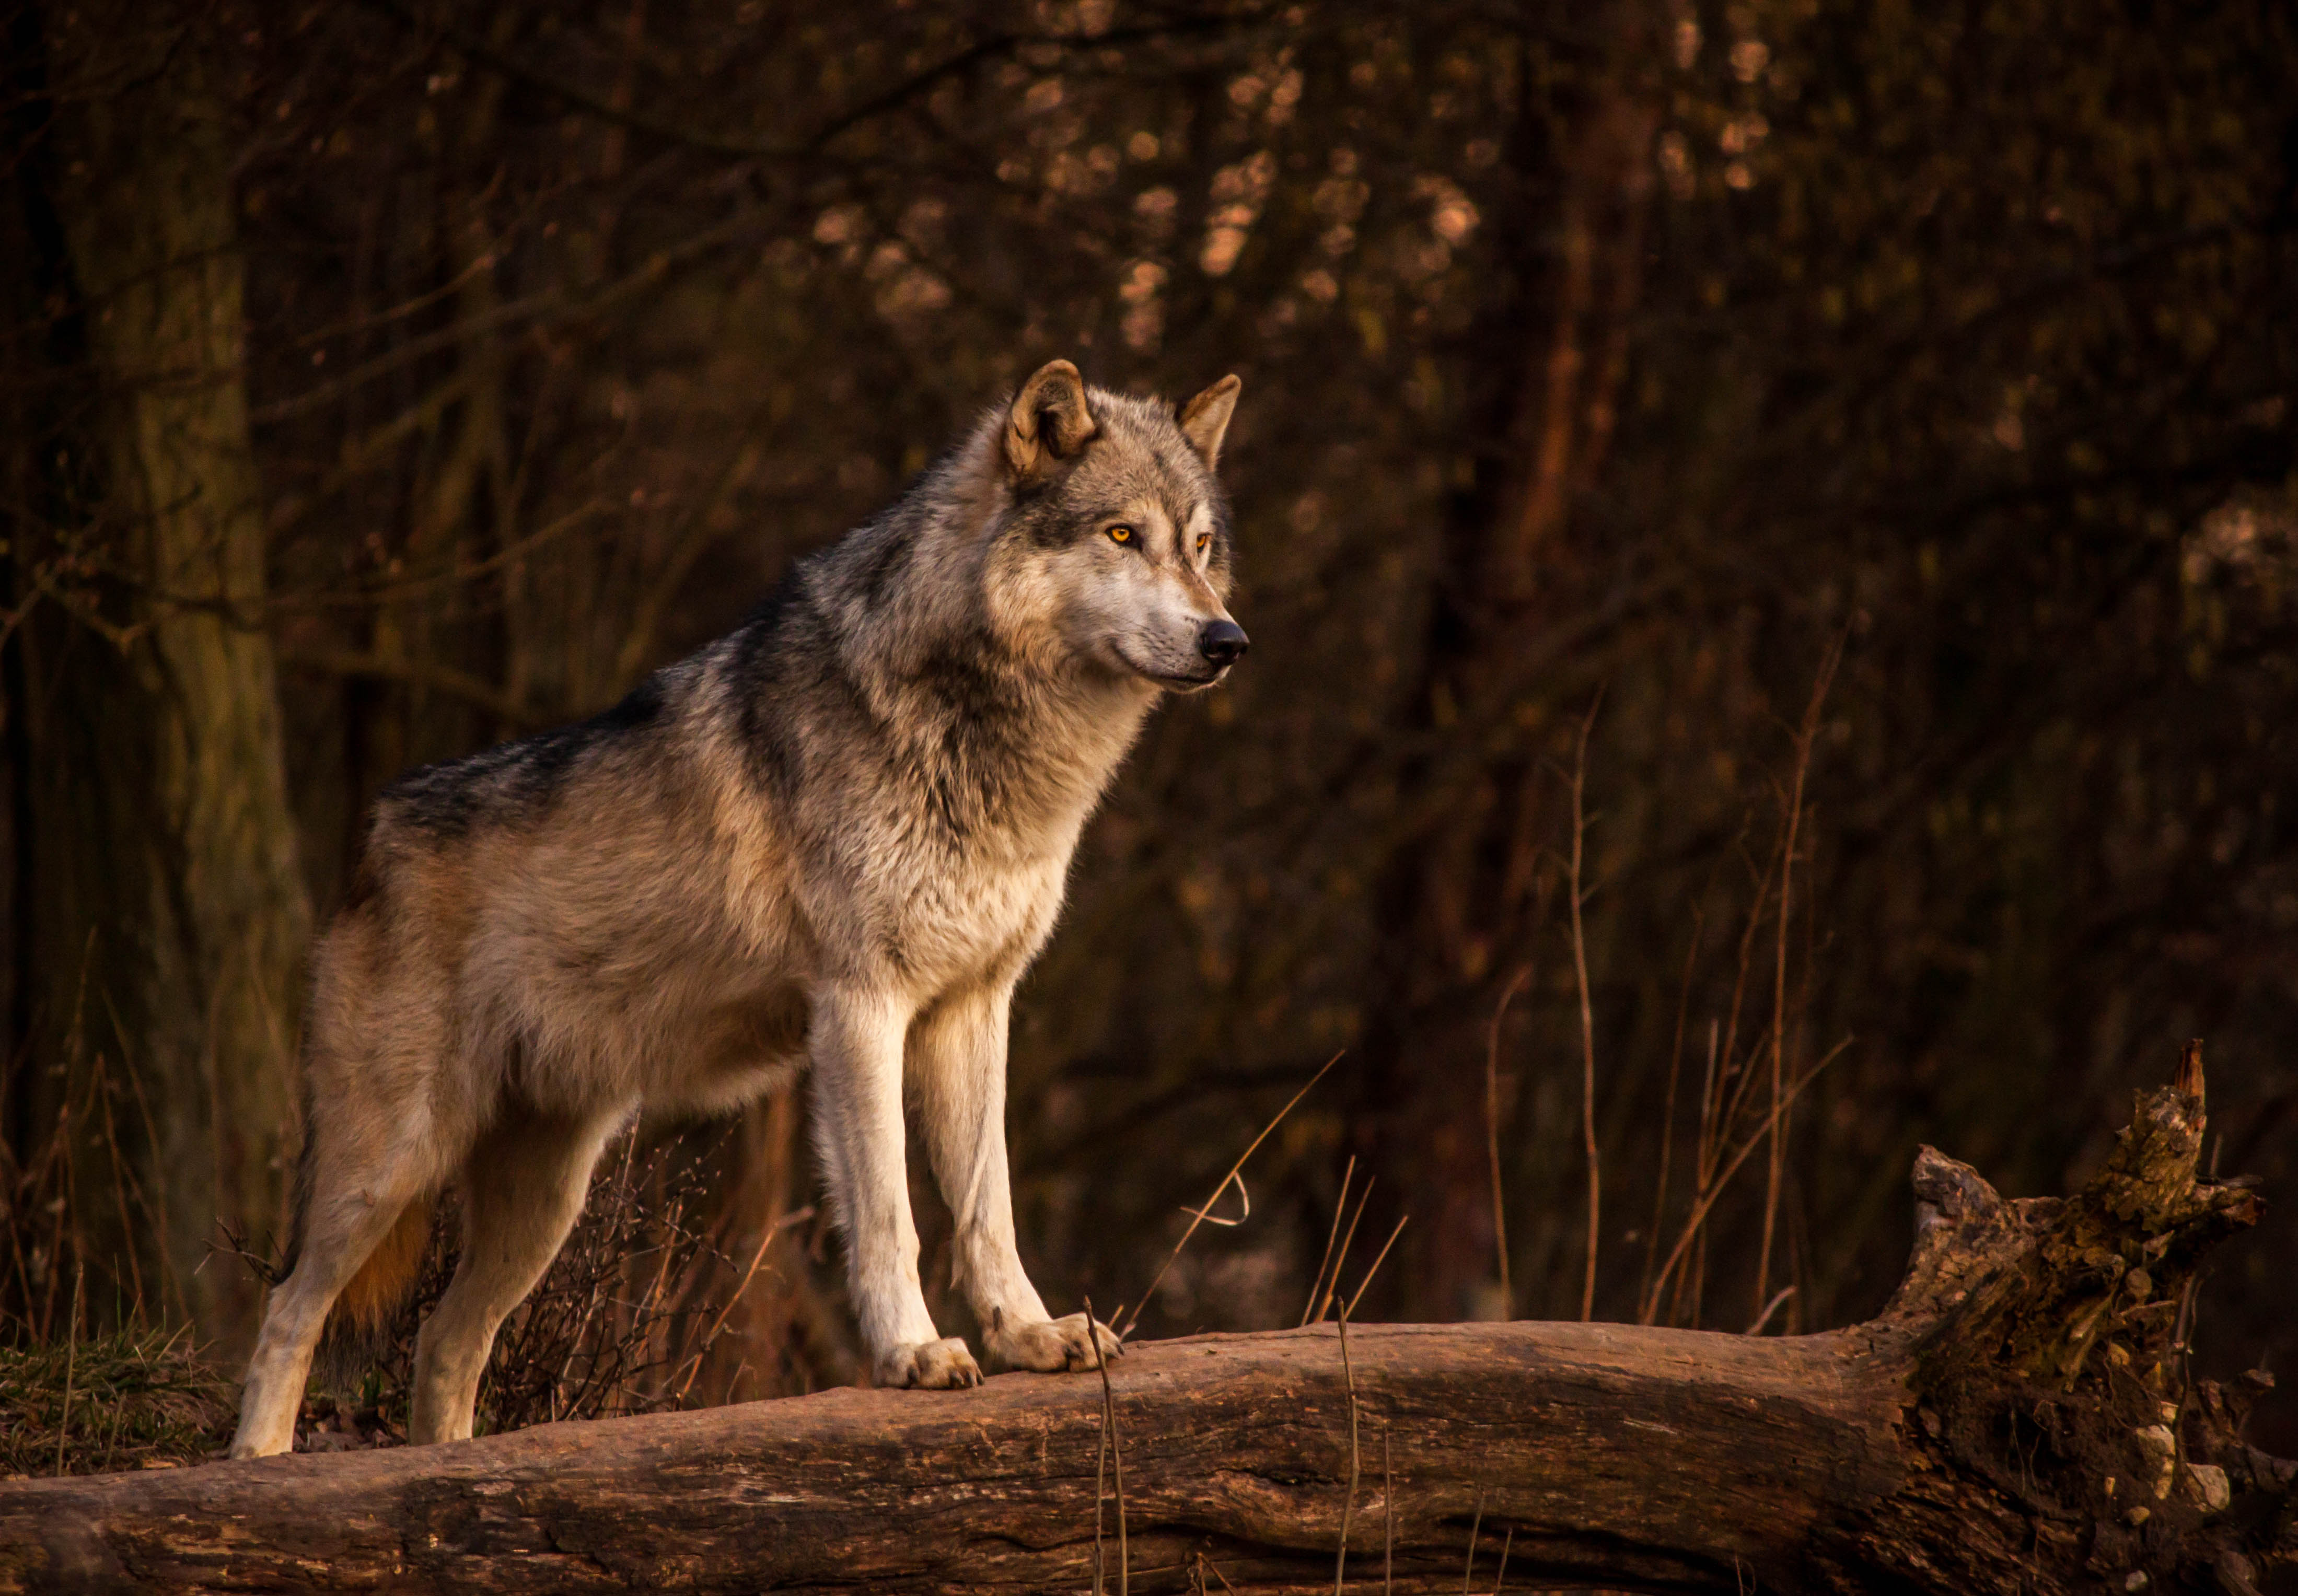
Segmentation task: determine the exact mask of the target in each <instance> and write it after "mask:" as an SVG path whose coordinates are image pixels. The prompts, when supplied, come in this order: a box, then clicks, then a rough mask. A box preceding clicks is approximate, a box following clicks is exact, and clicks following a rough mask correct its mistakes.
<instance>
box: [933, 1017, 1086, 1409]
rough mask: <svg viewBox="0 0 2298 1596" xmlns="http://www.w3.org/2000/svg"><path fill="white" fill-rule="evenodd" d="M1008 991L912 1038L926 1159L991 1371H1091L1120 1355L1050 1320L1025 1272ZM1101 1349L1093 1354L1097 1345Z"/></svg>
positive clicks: (1072, 1322) (1080, 1325)
mask: <svg viewBox="0 0 2298 1596" xmlns="http://www.w3.org/2000/svg"><path fill="white" fill-rule="evenodd" d="M1012 996H1013V988H1010V987H985V988H980V989H978V990H975V991H971V992H965V993H961V994H956V995H953V996H950V997H949V998H947V999H946V1000H945V1001H944V1002H942V1003H941V1004H939V1005H937V1006H936V1007H935V1008H934V1009H933V1011H932V1012H931V1013H929V1014H928V1015H927V1016H926V1017H925V1018H924V1019H923V1020H922V1021H921V1022H920V1023H919V1025H918V1027H917V1030H916V1031H915V1033H914V1034H913V1037H912V1038H911V1055H910V1067H911V1075H912V1078H913V1080H914V1082H915V1084H916V1090H917V1096H918V1106H919V1110H920V1115H919V1117H920V1119H921V1120H922V1122H923V1129H924V1132H925V1138H926V1151H927V1154H928V1155H929V1156H930V1158H931V1159H932V1161H933V1170H934V1179H935V1181H936V1182H937V1183H938V1185H939V1186H940V1187H941V1191H942V1196H943V1197H944V1198H945V1199H946V1201H947V1202H948V1203H949V1211H950V1214H951V1216H952V1217H953V1218H954V1219H955V1220H956V1221H957V1235H956V1236H955V1253H956V1271H955V1272H956V1276H957V1282H958V1285H959V1286H961V1287H962V1288H963V1290H964V1292H965V1296H966V1301H967V1302H969V1303H970V1304H971V1306H972V1309H973V1312H974V1317H975V1318H977V1319H980V1321H981V1344H982V1350H983V1351H984V1352H987V1353H988V1355H989V1360H990V1361H991V1363H992V1364H994V1365H997V1366H1001V1367H1004V1368H1006V1369H1037V1370H1038V1371H1040V1372H1042V1373H1046V1374H1052V1373H1055V1372H1058V1371H1060V1370H1062V1369H1092V1368H1094V1367H1095V1360H1096V1358H1097V1357H1100V1358H1114V1357H1116V1356H1118V1354H1119V1353H1120V1352H1121V1351H1122V1350H1123V1349H1122V1348H1121V1347H1120V1345H1119V1344H1118V1340H1117V1337H1116V1336H1113V1335H1112V1334H1111V1333H1110V1332H1109V1329H1108V1327H1105V1326H1102V1325H1095V1324H1090V1323H1089V1322H1088V1321H1087V1318H1086V1316H1085V1315H1084V1314H1082V1313H1072V1314H1070V1315H1069V1316H1068V1317H1067V1318H1065V1319H1054V1318H1052V1317H1051V1316H1050V1315H1048V1314H1047V1313H1046V1304H1045V1300H1044V1299H1043V1298H1041V1297H1040V1296H1038V1294H1037V1287H1036V1286H1032V1285H1030V1284H1029V1274H1028V1272H1027V1271H1026V1270H1024V1269H1022V1267H1021V1251H1020V1249H1019V1248H1018V1247H1017V1246H1016V1245H1015V1243H1014V1239H1013V1184H1012V1177H1011V1175H1010V1173H1009V1172H1008V1170H1007V1168H1006V1157H1005V1041H1006V1016H1007V1013H1008V1012H1009V1010H1010V1007H1011V1004H1012ZM1096 1338H1097V1339H1098V1340H1099V1342H1100V1347H1099V1350H1098V1352H1097V1353H1096V1351H1095V1339H1096Z"/></svg>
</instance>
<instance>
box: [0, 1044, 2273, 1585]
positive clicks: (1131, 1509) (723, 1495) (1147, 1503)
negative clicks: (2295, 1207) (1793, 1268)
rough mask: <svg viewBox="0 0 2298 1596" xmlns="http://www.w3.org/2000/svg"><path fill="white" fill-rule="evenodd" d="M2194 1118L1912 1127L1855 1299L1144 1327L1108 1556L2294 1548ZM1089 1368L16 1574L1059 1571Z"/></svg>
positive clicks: (183, 1532)
mask: <svg viewBox="0 0 2298 1596" xmlns="http://www.w3.org/2000/svg"><path fill="white" fill-rule="evenodd" d="M2202 1132H2203V1094H2202V1079H2201V1070H2200V1065H2199V1062H2198V1061H2197V1060H2195V1058H2194V1056H2193V1055H2191V1054H2190V1057H2189V1063H2188V1065H2187V1066H2186V1067H2183V1068H2182V1070H2181V1072H2180V1082H2179V1084H2178V1086H2176V1087H2171V1088H2169V1089H2167V1090H2164V1091H2161V1092H2157V1093H2155V1094H2153V1096H2150V1097H2148V1098H2146V1099H2145V1100H2143V1101H2142V1102H2141V1103H2140V1104H2139V1105H2138V1112H2137V1117H2136V1119H2135V1121H2134V1123H2133V1124H2132V1126H2131V1128H2130V1129H2129V1130H2128V1131H2127V1132H2125V1133H2124V1135H2123V1137H2122V1140H2121V1142H2120V1145H2118V1147H2117V1148H2116V1150H2115V1151H2114V1153H2113V1154H2112V1155H2111V1157H2110V1158H2109V1160H2108V1162H2107V1164H2106V1166H2105V1167H2104V1169H2103V1170H2101V1171H2100V1172H2099V1174H2098V1175H2097V1176H2096V1177H2095V1178H2093V1179H2092V1180H2091V1182H2090V1183H2089V1185H2088V1186H2087V1187H2085V1188H2084V1190H2083V1191H2082V1192H2080V1193H2079V1195H2076V1196H2074V1197H2072V1198H2070V1199H2066V1200H2064V1201H2059V1200H2054V1199H2042V1200H2032V1201H2027V1202H2018V1203H2006V1202H2005V1201H2004V1200H2002V1199H2001V1198H1999V1197H1997V1196H1996V1194H1995V1193H1994V1192H1993V1191H1992V1190H1991V1189H1990V1188H1989V1187H1988V1186H1987V1184H1986V1182H1984V1181H1983V1180H1981V1179H1980V1178H1979V1177H1978V1175H1977V1174H1976V1173H1974V1172H1973V1171H1972V1170H1970V1169H1969V1168H1967V1167H1966V1166H1964V1165H1962V1164H1958V1163H1956V1162H1954V1161H1952V1160H1950V1159H1947V1158H1944V1157H1942V1156H1940V1155H1939V1154H1937V1153H1934V1152H1932V1151H1930V1149H1928V1148H1927V1149H1925V1150H1924V1152H1923V1154H1922V1156H1921V1157H1920V1158H1919V1159H1918V1160H1917V1162H1916V1165H1915V1176H1914V1183H1915V1193H1916V1198H1917V1209H1916V1213H1917V1224H1916V1241H1915V1250H1914V1257H1913V1259H1912V1260H1911V1261H1910V1263H1909V1266H1908V1270H1907V1275H1906V1278H1905V1281H1904V1282H1903V1284H1902V1286H1901V1287H1900V1289H1899V1292H1898V1294H1897V1296H1896V1297H1895V1298H1894V1299H1893V1301H1892V1302H1891V1303H1890V1305H1889V1308H1887V1309H1886V1311H1884V1313H1883V1314H1882V1316H1881V1318H1879V1319H1875V1320H1874V1321H1872V1322H1871V1323H1868V1324H1865V1325H1861V1326H1858V1327H1855V1328H1852V1329H1848V1330H1839V1331H1832V1332H1830V1333H1827V1334H1825V1335H1819V1336H1798V1337H1784V1338H1775V1339H1763V1338H1754V1337H1744V1336H1723V1335H1715V1334H1702V1333H1699V1332H1693V1331H1683V1330H1666V1329H1652V1328H1636V1327H1623V1326H1615V1325H1549V1324H1506V1325H1500V1324H1487V1325H1459V1326H1442V1327H1437V1326H1405V1325H1384V1326H1362V1327H1357V1328H1355V1329H1352V1330H1350V1331H1349V1332H1348V1333H1347V1337H1346V1341H1345V1344H1344V1343H1343V1339H1342V1335H1341V1332H1340V1330H1339V1328H1338V1327H1335V1326H1333V1325H1320V1326H1318V1327H1315V1328H1313V1329H1306V1330H1295V1331H1285V1332H1278V1333H1275V1334H1269V1335H1261V1336H1196V1337H1192V1338H1189V1339H1186V1340H1180V1341H1171V1342H1164V1343H1159V1344H1151V1345H1145V1346H1141V1347H1137V1348H1136V1349H1135V1350H1134V1351H1133V1352H1131V1353H1130V1355H1128V1357H1126V1358H1125V1359H1123V1360H1120V1362H1118V1363H1117V1364H1116V1365H1115V1366H1114V1367H1113V1369H1112V1371H1111V1372H1112V1384H1113V1387H1114V1402H1113V1404H1112V1405H1113V1408H1114V1411H1115V1413H1116V1415H1117V1428H1118V1435H1119V1439H1120V1443H1121V1463H1122V1480H1123V1485H1122V1496H1121V1501H1122V1509H1121V1517H1122V1526H1123V1528H1122V1537H1121V1550H1120V1508H1119V1504H1118V1501H1116V1500H1113V1498H1115V1496H1116V1494H1117V1493H1115V1492H1112V1493H1108V1494H1109V1496H1110V1497H1111V1498H1112V1500H1108V1501H1105V1502H1104V1506H1103V1508H1102V1509H1101V1515H1100V1520H1101V1525H1102V1530H1103V1534H1102V1535H1101V1537H1100V1545H1101V1556H1102V1557H1103V1559H1104V1568H1105V1572H1106V1580H1105V1582H1104V1583H1105V1584H1109V1585H1113V1586H1122V1585H1124V1584H1128V1583H1130V1582H1134V1581H1137V1582H1138V1584H1139V1585H1140V1588H1141V1589H1143V1590H1144V1591H1151V1590H1161V1591H1178V1590H1205V1589H1223V1588H1226V1589H1232V1590H1236V1591H1245V1590H1265V1591H1282V1590H1309V1589H1312V1588H1316V1589H1321V1588H1323V1587H1324V1586H1325V1585H1326V1584H1327V1582H1330V1581H1333V1580H1334V1579H1335V1575H1336V1573H1339V1572H1342V1571H1341V1570H1338V1569H1336V1567H1335V1564H1336V1551H1337V1550H1338V1548H1339V1547H1340V1545H1341V1544H1342V1542H1343V1540H1344V1539H1345V1541H1346V1543H1347V1547H1348V1559H1347V1567H1346V1569H1345V1583H1347V1584H1352V1585H1353V1586H1355V1587H1356V1588H1359V1589H1372V1588H1375V1587H1376V1586H1377V1585H1380V1584H1385V1583H1387V1582H1388V1580H1389V1579H1390V1577H1391V1573H1392V1569H1393V1581H1394V1584H1395V1585H1396V1586H1397V1587H1399V1588H1402V1589H1406V1590H1429V1591H1439V1590H1442V1591H1449V1590H1451V1589H1454V1588H1456V1586H1457V1585H1458V1584H1459V1583H1461V1582H1463V1581H1464V1579H1465V1582H1466V1584H1467V1588H1470V1589H1476V1590H1491V1589H1496V1588H1498V1587H1499V1584H1500V1567H1499V1564H1500V1559H1501V1558H1502V1557H1503V1556H1505V1558H1506V1559H1507V1562H1508V1576H1509V1577H1510V1578H1513V1579H1514V1580H1515V1581H1516V1582H1517V1587H1518V1588H1528V1587H1537V1586H1541V1585H1556V1584H1601V1585H1604V1586H1608V1587H1614V1588H1626V1589H1636V1590H1647V1591H1666V1592H1705V1591H1713V1592H1735V1593H1736V1592H1744V1591H1747V1590H1748V1589H1750V1588H1760V1589H1763V1590H1767V1591H1776V1592H1799V1591H1814V1592H1864V1591H1875V1590H1890V1591H1897V1592H1957V1593H1959V1596H1961V1593H1968V1592H2005V1596H2008V1593H2009V1592H2023V1593H2027V1596H2046V1593H2049V1592H2075V1591H2084V1592H2091V1591H2097V1590H2099V1589H2101V1588H2102V1587H2103V1586H2104V1588H2107V1589H2112V1590H2116V1591H2138V1590H2145V1589H2149V1588H2156V1589H2169V1588H2170V1587H2171V1586H2173V1585H2178V1586H2182V1587H2183V1588H2186V1589H2194V1590H2211V1589H2216V1590H2220V1591H2224V1592H2229V1593H2230V1596H2246V1593H2248V1592H2253V1591H2255V1590H2258V1589H2261V1588H2281V1587H2280V1586H2279V1584H2277V1579H2278V1578H2287V1577H2289V1576H2290V1575H2291V1574H2292V1573H2294V1572H2298V1511H2294V1501H2293V1490H2292V1480H2293V1474H2294V1466H2293V1465H2292V1464H2289V1463H2286V1462H2280V1461H2277V1460H2273V1459H2270V1458H2268V1457H2266V1456H2265V1455H2264V1454H2262V1453H2261V1452H2258V1451H2255V1450H2254V1449H2252V1448H2250V1447H2248V1446H2246V1445H2245V1444H2244V1443H2242V1442H2241V1440H2240V1438H2239V1428H2240V1422H2241V1417H2242V1410H2243V1408H2244V1405H2245V1404H2244V1402H2243V1401H2242V1400H2241V1396H2240V1393H2228V1392H2226V1391H2223V1390H2221V1389H2219V1387H2218V1386H2216V1385H2211V1383H2208V1382H2201V1383H2190V1382H2188V1381H2187V1379H2186V1376H2185V1374H2184V1373H2183V1369H2182V1360H2181V1357H2180V1349H2179V1348H2178V1345H2177V1344H2176V1340H2175V1336H2177V1334H2178V1333H2179V1332H2180V1331H2181V1330H2182V1329H2183V1325H2182V1324H2181V1322H2180V1321H2187V1320H2190V1318H2191V1310H2192V1300H2191V1297H2190V1295H2189V1294H2188V1291H2187V1288H2188V1286H2190V1284H2191V1283H2192V1281H2193V1279H2194V1278H2195V1276H2194V1271H2195V1264H2196V1262H2197V1261H2198V1260H2199V1258H2200V1256H2201V1255H2202V1253H2203V1251H2204V1250H2205V1249H2206V1248H2207V1247H2208V1246H2209V1245H2211V1243H2212V1242H2214V1241H2216V1240H2218V1239H2219V1238H2220V1237H2222V1236H2225V1235H2226V1234H2227V1233H2228V1232H2229V1231H2231V1230H2232V1229H2235V1228H2238V1227H2240V1226H2243V1225H2246V1224H2248V1223H2250V1222H2251V1221H2252V1220H2253V1219H2254V1218H2255V1217H2256V1214H2257V1211H2258V1203H2257V1200H2256V1198H2255V1197H2254V1196H2253V1195H2252V1194H2251V1193H2250V1191H2249V1190H2248V1189H2247V1188H2246V1187H2244V1186H2243V1185H2241V1184H2239V1183H2234V1184H2224V1185H2218V1184H2207V1183H2198V1182H2197V1181H2196V1180H2195V1154H2196V1151H2197V1150H2198V1149H2199V1147H2200V1146H2201V1144H2202ZM2165 1306H2167V1307H2169V1308H2170V1310H2172V1311H2169V1312H2166V1311H2163V1308H2164V1307H2165ZM1101 1397H1102V1392H1101V1388H1100V1385H1099V1383H1098V1382H1097V1381H1096V1380H1095V1378H1094V1377H1091V1376H1089V1375H1088V1376H1069V1377H1042V1376H1029V1375H1017V1376H1011V1377H1004V1378H1000V1379H996V1380H993V1381H991V1382H990V1383H988V1385H985V1386H983V1387H981V1388H980V1389H979V1390H976V1391H972V1392H965V1393H946V1394H944V1393H902V1392H868V1391H854V1390H845V1391H836V1392H829V1393H821V1394H818V1395H815V1396H810V1397H802V1398H795V1399H790V1400H788V1401H783V1402H764V1403H756V1404H752V1405H749V1406H746V1407H740V1408H727V1409H717V1410H708V1411H703V1412H695V1413H683V1414H672V1415H662V1416H657V1417H650V1418H626V1419H615V1420H608V1421H605V1422H601V1423H597V1424H591V1425H554V1426H544V1427H541V1428H538V1429H533V1430H527V1431H524V1432H521V1433H518V1434H516V1435H504V1436H500V1437H495V1438H491V1439H487V1440H482V1441H476V1442H470V1443H461V1444H459V1445H454V1446H451V1447H446V1448H442V1449H436V1450H428V1449H426V1450H397V1451H379V1452H368V1453H364V1454H358V1455H352V1456H334V1457H295V1458H279V1459H272V1460H267V1461H262V1462H256V1463H246V1464H232V1465H222V1466H215V1467H209V1468H198V1469H193V1470H188V1471H184V1472H178V1473H170V1474H162V1475H145V1476H134V1477H128V1478H117V1477H115V1478H110V1479H105V1478H100V1477H78V1478H72V1479H66V1480H57V1481H43V1482H37V1483H32V1484H17V1485H12V1486H9V1487H6V1488H5V1489H4V1491H0V1590H8V1591H18V1590H50V1589H63V1588H71V1589H121V1590H127V1589H135V1590H151V1591H194V1590H199V1591H204V1590H222V1589H226V1588H229V1589H252V1588H260V1589H277V1590H314V1591H317V1590H351V1589H355V1588H356V1589H366V1588H374V1587H377V1586H388V1587H389V1588H391V1589H393V1590H405V1591H413V1590H424V1591H485V1590H500V1591H522V1592H539V1591H561V1590H564V1591H577V1590H591V1589H597V1588H604V1587H614V1586H624V1585H627V1586H638V1587H643V1588H649V1589H667V1588H678V1589H703V1590H725V1591H735V1590H752V1589H760V1588H766V1587H771V1588H773V1589H776V1590H821V1591H830V1590H851V1589H855V1588H857V1587H859V1588H867V1589H870V1590H872V1591H880V1592H906V1591H948V1590H989V1589H1013V1590H1043V1589H1054V1588H1068V1589H1083V1588H1086V1587H1087V1586H1088V1585H1090V1584H1094V1583H1095V1572H1094V1570H1095V1543H1096V1538H1095V1484H1094V1481H1095V1477H1096V1461H1097V1451H1098V1448H1099V1441H1100V1434H1101V1429H1100V1426H1101V1423H1102V1401H1101ZM1120 1557H1121V1558H1122V1559H1123V1563H1124V1574H1123V1575H1122V1576H1120V1573H1119V1568H1118V1565H1119V1561H1120ZM1471 1563H1473V1567H1471V1566H1470V1565H1471Z"/></svg>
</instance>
